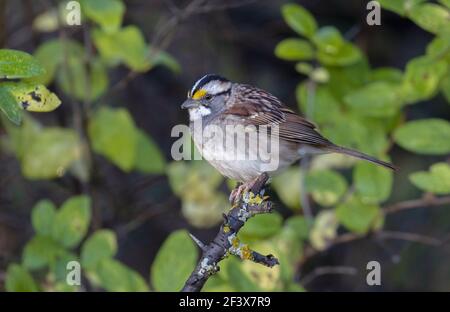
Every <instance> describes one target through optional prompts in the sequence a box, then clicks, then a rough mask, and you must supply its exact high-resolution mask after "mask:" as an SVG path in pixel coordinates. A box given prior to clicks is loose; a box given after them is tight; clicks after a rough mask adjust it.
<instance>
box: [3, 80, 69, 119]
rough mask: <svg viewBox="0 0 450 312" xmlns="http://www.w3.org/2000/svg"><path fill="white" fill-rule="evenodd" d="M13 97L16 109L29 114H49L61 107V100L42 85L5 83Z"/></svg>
mask: <svg viewBox="0 0 450 312" xmlns="http://www.w3.org/2000/svg"><path fill="white" fill-rule="evenodd" d="M3 86H4V87H5V88H7V89H8V91H9V92H10V93H11V95H13V96H14V98H15V101H16V105H17V107H20V108H23V109H24V110H26V111H29V112H51V111H53V110H55V109H56V108H58V107H59V105H61V100H60V99H59V98H58V97H57V96H56V94H54V93H53V92H51V91H50V90H48V89H47V88H46V87H45V86H44V85H41V84H35V83H25V82H19V83H5V84H3Z"/></svg>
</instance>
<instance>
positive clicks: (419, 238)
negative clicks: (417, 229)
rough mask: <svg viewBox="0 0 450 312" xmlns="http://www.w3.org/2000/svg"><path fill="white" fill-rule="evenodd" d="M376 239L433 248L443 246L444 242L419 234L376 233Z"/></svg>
mask: <svg viewBox="0 0 450 312" xmlns="http://www.w3.org/2000/svg"><path fill="white" fill-rule="evenodd" d="M376 237H377V238H380V239H398V240H403V241H409V242H414V243H419V244H423V245H431V246H441V245H442V244H443V242H442V241H441V240H439V239H437V238H434V237H430V236H426V235H422V234H417V233H406V232H397V231H379V232H376Z"/></svg>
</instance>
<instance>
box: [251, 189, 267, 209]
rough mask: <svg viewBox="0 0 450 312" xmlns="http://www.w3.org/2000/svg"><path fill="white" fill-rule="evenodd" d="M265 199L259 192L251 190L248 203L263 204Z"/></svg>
mask: <svg viewBox="0 0 450 312" xmlns="http://www.w3.org/2000/svg"><path fill="white" fill-rule="evenodd" d="M264 200H265V198H262V197H261V196H260V195H259V194H257V195H255V194H254V193H253V192H249V194H248V200H247V203H248V204H249V205H254V206H256V205H261V203H262V202H263V201H264Z"/></svg>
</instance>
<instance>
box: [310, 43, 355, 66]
mask: <svg viewBox="0 0 450 312" xmlns="http://www.w3.org/2000/svg"><path fill="white" fill-rule="evenodd" d="M361 58H362V52H361V50H360V49H359V48H358V47H356V46H355V45H354V44H352V43H350V42H345V43H343V44H342V45H341V46H340V47H339V49H338V50H336V51H334V50H319V51H318V52H317V59H318V60H319V62H320V63H321V64H323V65H328V66H348V65H352V64H355V63H357V62H358V61H360V60H361Z"/></svg>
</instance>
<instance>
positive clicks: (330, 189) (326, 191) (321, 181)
mask: <svg viewBox="0 0 450 312" xmlns="http://www.w3.org/2000/svg"><path fill="white" fill-rule="evenodd" d="M305 185H306V190H307V192H309V193H311V195H312V197H313V199H314V201H316V202H317V203H319V204H320V205H323V206H331V205H334V204H336V203H337V202H338V201H339V199H340V198H341V197H342V196H343V195H344V194H345V192H346V191H347V182H346V181H345V179H344V177H342V176H341V175H340V174H339V173H337V172H336V171H332V170H314V171H311V172H309V173H308V174H307V175H306V179H305Z"/></svg>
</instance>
